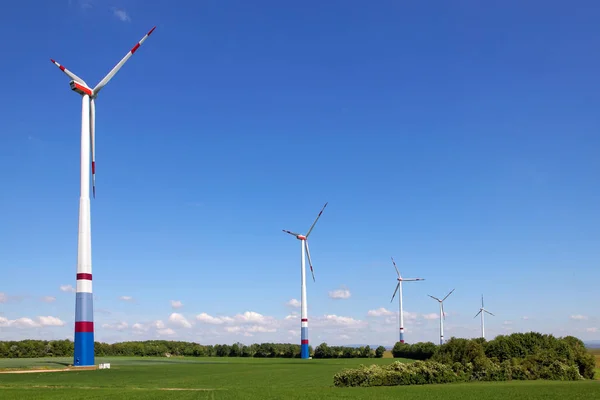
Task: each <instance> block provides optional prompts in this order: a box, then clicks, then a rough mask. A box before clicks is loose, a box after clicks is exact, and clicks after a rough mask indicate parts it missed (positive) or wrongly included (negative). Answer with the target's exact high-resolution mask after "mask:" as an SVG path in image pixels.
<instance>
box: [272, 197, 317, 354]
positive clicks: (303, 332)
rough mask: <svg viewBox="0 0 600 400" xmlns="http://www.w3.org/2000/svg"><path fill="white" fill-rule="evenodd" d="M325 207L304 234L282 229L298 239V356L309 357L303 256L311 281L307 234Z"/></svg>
mask: <svg viewBox="0 0 600 400" xmlns="http://www.w3.org/2000/svg"><path fill="white" fill-rule="evenodd" d="M325 207H327V203H325V205H324V206H323V208H322V209H321V211H320V212H319V215H317V219H315V222H313V224H312V225H311V227H310V229H309V230H308V232H307V233H306V235H301V234H299V233H295V232H290V231H286V230H285V229H283V231H284V232H285V233H289V234H290V235H292V236H295V237H296V239H298V240H300V268H301V273H300V276H301V280H302V283H301V295H300V296H301V297H300V303H301V310H302V311H301V315H300V318H301V320H300V358H304V359H306V358H309V356H310V355H309V352H308V311H307V305H306V261H305V258H306V257H305V256H308V265H310V273H311V274H312V278H313V282H314V281H315V272H314V271H313V265H312V260H311V258H310V250H309V249H308V235H310V233H311V232H312V230H313V228H314V227H315V225H316V224H317V221H318V220H319V218H321V214H323V210H325Z"/></svg>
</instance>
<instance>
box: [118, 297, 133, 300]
mask: <svg viewBox="0 0 600 400" xmlns="http://www.w3.org/2000/svg"><path fill="white" fill-rule="evenodd" d="M119 300H122V301H133V297H131V296H120V297H119Z"/></svg>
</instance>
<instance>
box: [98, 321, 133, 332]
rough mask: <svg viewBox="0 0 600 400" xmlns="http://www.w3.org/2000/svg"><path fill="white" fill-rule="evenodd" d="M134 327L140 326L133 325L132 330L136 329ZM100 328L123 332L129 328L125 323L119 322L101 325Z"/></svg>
mask: <svg viewBox="0 0 600 400" xmlns="http://www.w3.org/2000/svg"><path fill="white" fill-rule="evenodd" d="M136 325H139V327H141V324H134V326H133V329H136ZM102 327H103V328H104V329H109V330H117V331H123V330H125V329H127V328H128V327H129V324H128V323H127V322H125V321H121V322H118V323H116V324H102ZM139 327H138V328H139Z"/></svg>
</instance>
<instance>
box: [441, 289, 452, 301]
mask: <svg viewBox="0 0 600 400" xmlns="http://www.w3.org/2000/svg"><path fill="white" fill-rule="evenodd" d="M452 292H454V289H452V290H451V291H450V293H448V294H447V295H446V297H444V299H443V300H442V301H444V300H446V299H447V298H448V296H450V295H451V294H452Z"/></svg>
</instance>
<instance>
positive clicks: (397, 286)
mask: <svg viewBox="0 0 600 400" xmlns="http://www.w3.org/2000/svg"><path fill="white" fill-rule="evenodd" d="M399 287H400V282H398V284H397V285H396V290H394V294H393V295H392V299H391V300H390V303H391V302H392V301H394V297H396V292H398V288H399Z"/></svg>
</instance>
